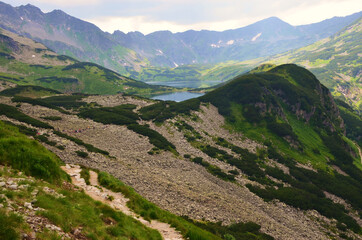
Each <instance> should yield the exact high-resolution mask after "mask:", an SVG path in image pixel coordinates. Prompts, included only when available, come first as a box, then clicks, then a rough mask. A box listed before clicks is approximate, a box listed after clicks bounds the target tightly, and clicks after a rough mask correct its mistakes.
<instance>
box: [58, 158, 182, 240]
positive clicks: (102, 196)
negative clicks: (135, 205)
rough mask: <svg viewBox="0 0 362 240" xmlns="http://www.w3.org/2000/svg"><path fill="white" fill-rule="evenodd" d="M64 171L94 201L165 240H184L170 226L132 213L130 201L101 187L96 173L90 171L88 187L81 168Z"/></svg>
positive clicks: (74, 167)
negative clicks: (131, 218) (117, 211)
mask: <svg viewBox="0 0 362 240" xmlns="http://www.w3.org/2000/svg"><path fill="white" fill-rule="evenodd" d="M62 169H63V170H64V171H65V172H66V173H68V174H69V175H70V176H71V178H72V183H73V184H74V185H76V186H78V187H80V188H82V189H84V191H85V193H86V194H88V195H89V196H90V197H91V198H93V199H94V200H97V201H100V202H103V203H105V204H108V205H109V206H111V207H112V208H114V209H116V210H119V211H121V212H123V213H124V214H126V215H129V216H131V217H133V218H135V219H137V220H138V221H140V222H141V223H142V224H144V225H146V226H147V227H149V228H152V229H155V230H157V231H159V232H160V234H161V235H162V237H163V239H164V240H183V238H182V236H181V234H180V233H179V232H177V231H176V230H175V229H174V228H172V227H171V226H170V225H169V224H167V223H163V222H159V221H156V220H152V221H151V222H149V221H146V220H145V219H143V218H142V217H140V216H138V215H137V214H135V213H134V212H132V211H131V210H130V209H129V208H128V207H127V205H126V204H127V201H128V199H127V198H125V197H124V196H123V195H122V194H121V193H115V192H112V191H110V190H108V189H106V188H104V187H101V186H100V185H99V183H98V175H97V173H96V172H94V171H89V174H90V184H91V185H87V184H86V183H85V181H84V179H83V178H81V177H80V172H81V168H80V166H78V165H68V164H67V165H66V166H64V167H62ZM109 196H112V197H113V200H112V201H110V200H109Z"/></svg>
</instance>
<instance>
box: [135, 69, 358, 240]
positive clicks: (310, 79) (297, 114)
mask: <svg viewBox="0 0 362 240" xmlns="http://www.w3.org/2000/svg"><path fill="white" fill-rule="evenodd" d="M257 72H258V71H257ZM201 103H211V104H213V105H214V106H216V107H217V108H218V111H219V113H220V114H221V115H223V116H224V117H225V118H226V125H225V127H226V128H227V129H229V130H230V131H232V132H240V133H242V134H243V135H245V136H246V137H248V138H250V139H254V140H256V141H258V142H260V143H262V144H263V145H264V147H265V148H264V149H263V150H262V149H260V151H259V152H258V153H257V154H251V153H248V152H247V151H245V150H243V149H240V148H237V147H235V146H234V145H233V144H232V143H230V142H227V141H225V140H224V139H217V140H215V143H216V144H217V145H219V146H222V147H226V148H229V149H230V150H231V151H233V152H234V153H237V154H240V156H241V158H235V157H233V156H232V155H230V154H229V153H227V152H226V151H224V150H221V149H219V147H215V146H210V145H204V144H203V143H202V141H201V140H200V137H201V136H200V135H199V134H198V133H197V132H195V130H193V129H192V128H190V126H187V125H185V124H184V125H183V128H185V129H188V130H187V134H188V136H187V139H188V141H189V142H190V143H192V144H193V145H194V146H196V147H198V148H199V149H200V150H201V151H203V152H205V153H206V154H208V155H209V156H210V157H213V158H216V159H218V160H220V161H222V162H226V163H228V164H230V165H232V166H235V167H237V168H238V169H240V170H241V171H242V172H243V173H245V174H247V175H248V177H249V179H250V180H253V181H257V182H258V183H260V184H262V185H264V186H263V187H262V188H260V186H255V185H247V187H248V188H249V189H250V190H251V191H252V192H254V193H255V194H257V195H258V196H260V197H261V198H263V199H264V200H265V201H271V200H273V199H279V200H280V201H282V202H285V203H286V204H288V205H290V206H293V207H297V208H300V209H304V210H307V209H315V210H317V211H318V212H319V213H321V214H322V215H324V216H326V217H328V218H335V219H337V220H338V224H337V227H338V228H339V229H343V228H344V227H346V228H348V229H351V230H352V231H354V232H356V233H358V234H360V233H361V227H360V226H359V225H358V224H357V222H355V220H354V219H353V218H352V217H351V216H350V215H348V214H347V212H348V210H346V209H345V208H344V207H342V206H340V205H338V204H336V203H334V202H332V201H331V200H330V199H328V198H327V197H326V195H325V194H324V191H326V192H329V193H333V194H334V195H336V196H339V197H341V198H343V199H345V200H346V201H347V202H349V203H350V204H351V205H352V206H353V209H354V210H355V211H357V212H358V213H359V216H361V209H362V208H361V207H362V206H361V200H362V192H361V187H362V186H361V184H360V182H361V180H362V172H361V169H362V168H361V167H362V165H361V162H360V158H359V154H358V151H357V150H356V147H355V145H354V144H353V143H352V142H351V141H350V140H349V139H347V138H346V137H345V136H344V135H343V132H344V125H343V120H342V118H341V117H340V115H339V109H338V107H337V105H336V104H335V102H334V100H333V98H332V96H331V94H330V93H329V91H328V89H327V88H326V87H324V86H323V85H322V84H320V83H319V81H318V80H317V78H316V77H315V76H314V75H313V74H312V73H311V72H309V71H308V70H306V69H304V68H301V67H298V66H296V65H293V64H287V65H281V66H278V67H275V68H272V69H271V70H269V71H266V72H260V73H255V74H247V75H243V76H240V77H237V78H235V79H234V80H232V81H230V82H229V83H228V84H225V85H224V86H221V87H219V88H217V89H215V90H214V91H211V92H209V93H207V94H205V95H204V96H202V97H199V98H198V99H193V100H188V101H187V102H181V103H174V104H171V103H170V104H166V105H164V106H162V104H155V105H151V106H148V107H145V108H144V109H141V112H142V113H143V115H142V117H143V118H144V119H154V121H161V122H162V121H164V120H165V119H168V118H172V117H173V116H175V115H177V114H180V113H188V112H189V111H190V110H191V109H193V110H195V109H197V108H198V107H199V105H200V104H201ZM188 106H189V107H188ZM153 113H154V114H153ZM361 123H362V122H361V121H360V119H357V118H354V119H353V120H350V121H348V125H349V127H348V128H349V130H348V131H347V132H348V133H349V136H352V137H353V136H355V135H356V134H358V128H357V129H356V130H352V128H353V126H355V125H353V124H359V125H361ZM352 153H353V154H352ZM268 159H273V160H274V161H276V162H278V163H279V164H282V165H284V166H286V167H287V168H288V169H289V173H285V172H283V171H282V170H281V169H279V168H277V167H271V166H270V165H269V164H267V162H268ZM195 162H197V163H199V164H201V165H203V166H205V167H206V168H209V165H208V164H206V163H204V162H203V161H202V159H201V160H200V159H197V160H196V159H195ZM300 163H301V164H304V165H307V166H311V167H313V169H315V170H311V169H309V168H302V167H300V166H299V165H298V164H300ZM335 168H338V169H340V170H342V171H343V175H342V174H341V173H340V172H337V171H336V170H335ZM268 176H272V177H273V178H272V179H270V178H269V177H268ZM220 177H223V176H221V175H220ZM224 177H226V178H228V176H226V175H225V176H224ZM278 181H281V182H278ZM285 183H287V185H285Z"/></svg>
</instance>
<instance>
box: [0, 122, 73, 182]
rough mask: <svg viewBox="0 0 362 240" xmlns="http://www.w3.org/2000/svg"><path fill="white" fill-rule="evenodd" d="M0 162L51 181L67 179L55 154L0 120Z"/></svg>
mask: <svg viewBox="0 0 362 240" xmlns="http://www.w3.org/2000/svg"><path fill="white" fill-rule="evenodd" d="M0 163H1V164H2V165H9V166H11V167H13V168H14V169H17V170H20V171H23V172H25V173H26V174H28V175H32V176H35V177H38V178H42V179H44V180H47V181H49V182H60V181H62V179H67V178H66V176H65V173H64V172H63V171H62V170H61V169H60V167H59V166H60V164H61V162H60V160H59V158H58V157H57V156H56V155H55V154H53V153H51V152H49V151H47V150H46V149H45V148H44V147H43V146H42V145H40V144H39V143H37V142H36V141H34V140H30V139H28V138H27V137H26V136H25V135H23V134H21V133H19V131H18V129H17V128H16V127H13V126H10V125H7V124H5V123H3V122H0Z"/></svg>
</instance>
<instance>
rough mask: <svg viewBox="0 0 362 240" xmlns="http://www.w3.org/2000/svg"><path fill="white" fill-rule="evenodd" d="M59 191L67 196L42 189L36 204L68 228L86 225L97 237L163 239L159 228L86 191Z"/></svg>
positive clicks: (45, 213)
mask: <svg viewBox="0 0 362 240" xmlns="http://www.w3.org/2000/svg"><path fill="white" fill-rule="evenodd" d="M60 193H62V194H63V195H64V196H65V198H55V197H53V196H51V195H48V194H45V193H41V194H39V196H38V197H37V202H36V205H37V206H39V207H41V208H44V209H45V211H42V212H40V215H42V216H44V217H46V218H48V219H49V220H50V221H51V222H52V223H54V224H55V225H57V226H59V227H61V228H62V229H63V230H64V231H65V232H70V231H71V230H73V229H75V228H76V227H78V226H83V232H85V235H86V236H89V237H90V236H93V238H96V239H110V238H116V237H117V238H121V239H140V240H141V239H144V240H148V239H155V240H156V239H157V240H161V239H162V238H161V235H160V234H159V233H158V232H157V231H156V230H153V229H149V228H147V227H145V226H144V225H143V224H141V223H140V222H138V221H136V220H134V219H133V218H132V217H129V216H127V215H125V214H123V213H121V212H117V211H115V210H113V209H112V208H110V207H109V206H106V205H104V204H101V203H100V202H96V201H94V200H93V199H91V198H90V197H89V196H87V195H86V194H85V193H83V192H74V191H66V190H60ZM107 220H111V221H114V225H109V226H107V225H106V224H105V222H106V221H107Z"/></svg>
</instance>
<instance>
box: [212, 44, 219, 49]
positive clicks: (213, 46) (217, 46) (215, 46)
mask: <svg viewBox="0 0 362 240" xmlns="http://www.w3.org/2000/svg"><path fill="white" fill-rule="evenodd" d="M210 46H211V47H212V48H219V47H220V46H219V45H216V44H210Z"/></svg>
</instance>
